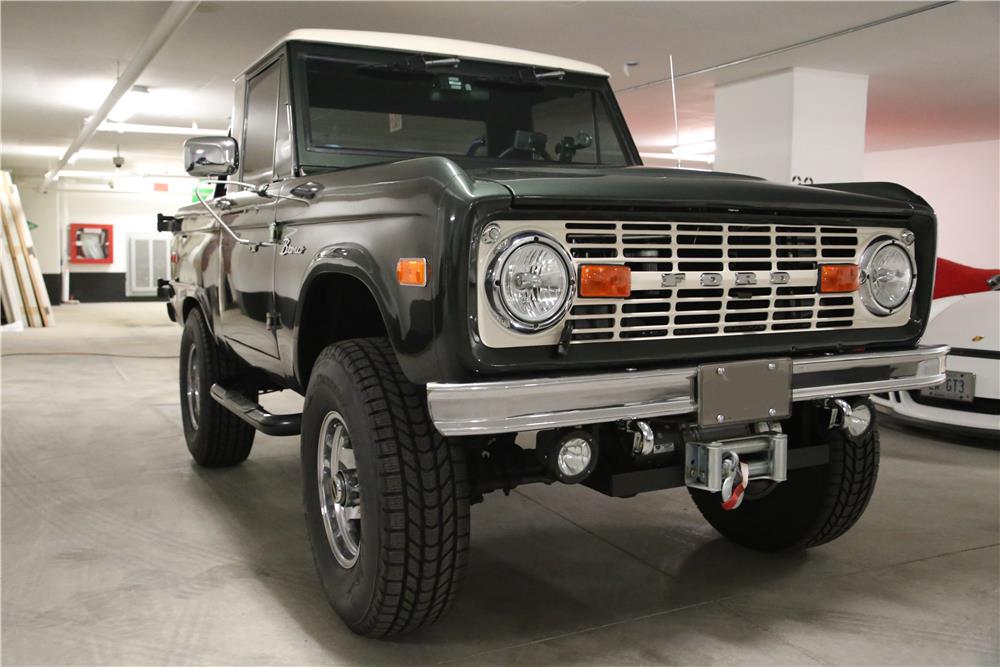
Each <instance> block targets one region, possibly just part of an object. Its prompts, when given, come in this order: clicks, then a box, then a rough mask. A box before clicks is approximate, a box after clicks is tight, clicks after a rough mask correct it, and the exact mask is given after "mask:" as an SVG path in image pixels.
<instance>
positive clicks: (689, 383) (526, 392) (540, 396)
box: [427, 345, 948, 436]
mask: <svg viewBox="0 0 1000 667" xmlns="http://www.w3.org/2000/svg"><path fill="white" fill-rule="evenodd" d="M947 354H948V347H947V346H946V345H936V346H931V347H917V348H916V349H913V350H903V351H896V352H864V353H860V354H839V355H827V356H822V357H807V358H801V359H794V360H793V361H792V400H793V401H808V400H813V399H821V398H830V397H835V396H857V395H864V394H872V393H876V392H886V391H898V390H903V389H919V388H922V387H930V386H932V385H935V384H939V383H941V382H943V381H944V379H945V375H944V366H945V356H946V355H947ZM697 377H698V368H697V366H690V367H684V368H669V369H662V370H655V371H624V372H619V373H601V374H593V375H570V376H565V377H549V378H529V379H523V378H522V379H515V380H495V381H489V382H471V383H461V384H451V383H436V382H432V383H429V384H428V385H427V402H428V406H429V408H430V413H431V419H432V420H433V421H434V425H435V426H436V427H437V429H438V431H440V432H441V433H442V434H443V435H446V436H460V435H478V434H488V433H516V432H519V431H537V430H541V429H548V428H560V427H564V426H579V425H581V424H597V423H601V422H610V421H616V420H619V419H649V418H653V417H664V416H668V415H681V414H688V413H693V412H696V411H697V409H698V396H697V387H696V385H697V380H696V378H697Z"/></svg>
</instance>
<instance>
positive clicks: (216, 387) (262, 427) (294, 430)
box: [212, 384, 302, 435]
mask: <svg viewBox="0 0 1000 667" xmlns="http://www.w3.org/2000/svg"><path fill="white" fill-rule="evenodd" d="M212 398H213V399H215V402H216V403H218V404H219V405H221V406H222V407H224V408H225V409H226V410H229V411H230V412H232V413H233V414H234V415H236V416H237V417H239V418H240V419H242V420H243V421H245V422H246V423H248V424H250V425H251V426H253V427H254V428H255V429H257V430H258V431H260V432H261V433H266V434H267V435H298V434H299V433H301V432H302V415H301V414H294V415H273V414H271V413H270V412H268V411H267V410H265V409H264V408H263V407H261V406H260V405H259V404H258V403H254V402H253V401H251V400H250V399H249V398H247V397H246V396H244V395H243V394H241V393H240V392H238V391H236V390H235V389H226V388H225V387H223V386H222V385H221V384H213V385H212Z"/></svg>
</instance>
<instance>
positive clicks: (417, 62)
mask: <svg viewBox="0 0 1000 667" xmlns="http://www.w3.org/2000/svg"><path fill="white" fill-rule="evenodd" d="M460 64H462V61H461V60H460V59H458V58H455V57H453V56H447V57H444V58H432V59H430V60H428V59H427V58H425V57H424V56H407V57H406V58H405V59H403V60H402V61H397V62H394V63H384V64H383V63H380V64H372V63H365V64H363V65H358V69H359V70H362V71H369V72H392V73H400V74H430V73H431V71H430V70H432V69H434V68H436V67H458V66H459V65H460Z"/></svg>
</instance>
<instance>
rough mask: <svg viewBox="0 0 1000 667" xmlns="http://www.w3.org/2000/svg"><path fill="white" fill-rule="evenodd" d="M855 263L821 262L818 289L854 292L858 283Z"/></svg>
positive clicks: (823, 291)
mask: <svg viewBox="0 0 1000 667" xmlns="http://www.w3.org/2000/svg"><path fill="white" fill-rule="evenodd" d="M859 276H860V274H859V271H858V265H857V264H821V265H820V267H819V291H820V292H822V293H824V294H828V293H831V292H856V291H857V290H858V285H859Z"/></svg>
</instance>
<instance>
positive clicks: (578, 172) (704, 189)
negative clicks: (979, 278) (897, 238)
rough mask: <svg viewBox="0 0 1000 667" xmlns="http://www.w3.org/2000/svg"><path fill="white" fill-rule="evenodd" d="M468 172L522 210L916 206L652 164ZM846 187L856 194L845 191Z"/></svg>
mask: <svg viewBox="0 0 1000 667" xmlns="http://www.w3.org/2000/svg"><path fill="white" fill-rule="evenodd" d="M467 171H468V173H469V175H470V176H471V177H473V178H475V179H477V180H480V181H491V182H494V183H498V184H501V185H503V186H504V187H506V188H507V189H508V190H510V192H511V195H512V196H513V198H514V206H531V207H537V206H574V205H590V206H593V205H601V206H656V207H658V208H661V209H662V208H668V209H676V210H692V209H699V210H720V209H721V210H727V209H738V210H740V211H748V212H750V211H757V212H762V213H766V212H769V211H777V210H781V211H796V212H802V213H808V214H812V215H817V214H828V215H875V216H909V215H910V214H912V213H913V210H914V205H913V203H912V201H908V200H904V199H901V198H897V197H893V196H887V195H886V194H884V193H893V194H895V192H896V191H894V190H892V189H889V188H883V189H879V188H877V187H864V186H870V185H874V184H863V185H862V184H841V185H830V186H825V187H810V186H802V185H780V184H778V183H771V182H769V181H765V180H763V179H760V178H756V177H753V176H740V175H737V174H725V173H719V172H702V171H691V170H685V169H662V168H661V169H657V168H651V167H618V168H584V167H575V168H574V167H537V168H536V167H523V168H518V167H492V168H479V169H476V168H468V169H467ZM840 187H842V188H844V189H854V190H855V191H854V192H846V191H842V190H839V189H837V188H840ZM862 190H863V191H864V192H861V191H862ZM900 190H903V189H902V188H900ZM873 192H874V193H877V194H872V193H873ZM904 192H906V191H905V190H904Z"/></svg>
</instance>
